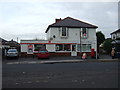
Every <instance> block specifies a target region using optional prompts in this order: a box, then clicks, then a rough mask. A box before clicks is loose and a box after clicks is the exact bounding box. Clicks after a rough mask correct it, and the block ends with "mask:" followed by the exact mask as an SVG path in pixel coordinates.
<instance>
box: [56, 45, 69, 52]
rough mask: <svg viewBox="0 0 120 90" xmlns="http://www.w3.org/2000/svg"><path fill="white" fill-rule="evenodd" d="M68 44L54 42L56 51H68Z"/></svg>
mask: <svg viewBox="0 0 120 90" xmlns="http://www.w3.org/2000/svg"><path fill="white" fill-rule="evenodd" d="M70 50H71V49H70V44H56V51H70Z"/></svg>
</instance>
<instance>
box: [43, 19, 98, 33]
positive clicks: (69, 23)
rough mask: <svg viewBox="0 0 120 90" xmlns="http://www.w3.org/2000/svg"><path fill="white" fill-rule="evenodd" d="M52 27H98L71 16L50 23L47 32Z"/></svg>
mask: <svg viewBox="0 0 120 90" xmlns="http://www.w3.org/2000/svg"><path fill="white" fill-rule="evenodd" d="M50 27H73V28H98V27H97V26H95V25H92V24H89V23H86V22H83V21H80V20H77V19H74V18H71V17H66V18H64V19H62V20H60V21H58V22H56V23H53V24H51V25H49V26H48V28H47V30H46V31H45V33H47V31H48V30H49V28H50Z"/></svg>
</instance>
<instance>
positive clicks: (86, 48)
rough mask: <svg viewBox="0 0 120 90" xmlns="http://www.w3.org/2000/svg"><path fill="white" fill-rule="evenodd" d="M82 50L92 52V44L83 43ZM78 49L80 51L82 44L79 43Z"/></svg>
mask: <svg viewBox="0 0 120 90" xmlns="http://www.w3.org/2000/svg"><path fill="white" fill-rule="evenodd" d="M81 50H82V52H90V51H91V44H82V45H81ZM77 51H80V45H77Z"/></svg>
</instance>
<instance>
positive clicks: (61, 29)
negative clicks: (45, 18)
mask: <svg viewBox="0 0 120 90" xmlns="http://www.w3.org/2000/svg"><path fill="white" fill-rule="evenodd" d="M63 28H65V29H66V31H65V32H66V36H63V35H62V33H63ZM60 37H68V28H67V27H61V28H60Z"/></svg>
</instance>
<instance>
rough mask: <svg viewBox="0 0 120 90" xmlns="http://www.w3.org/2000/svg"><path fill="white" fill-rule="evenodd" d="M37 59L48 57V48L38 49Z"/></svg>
mask: <svg viewBox="0 0 120 90" xmlns="http://www.w3.org/2000/svg"><path fill="white" fill-rule="evenodd" d="M37 56H38V59H39V58H41V59H42V58H50V54H49V52H48V50H46V49H42V50H39V51H38V55H37Z"/></svg>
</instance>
